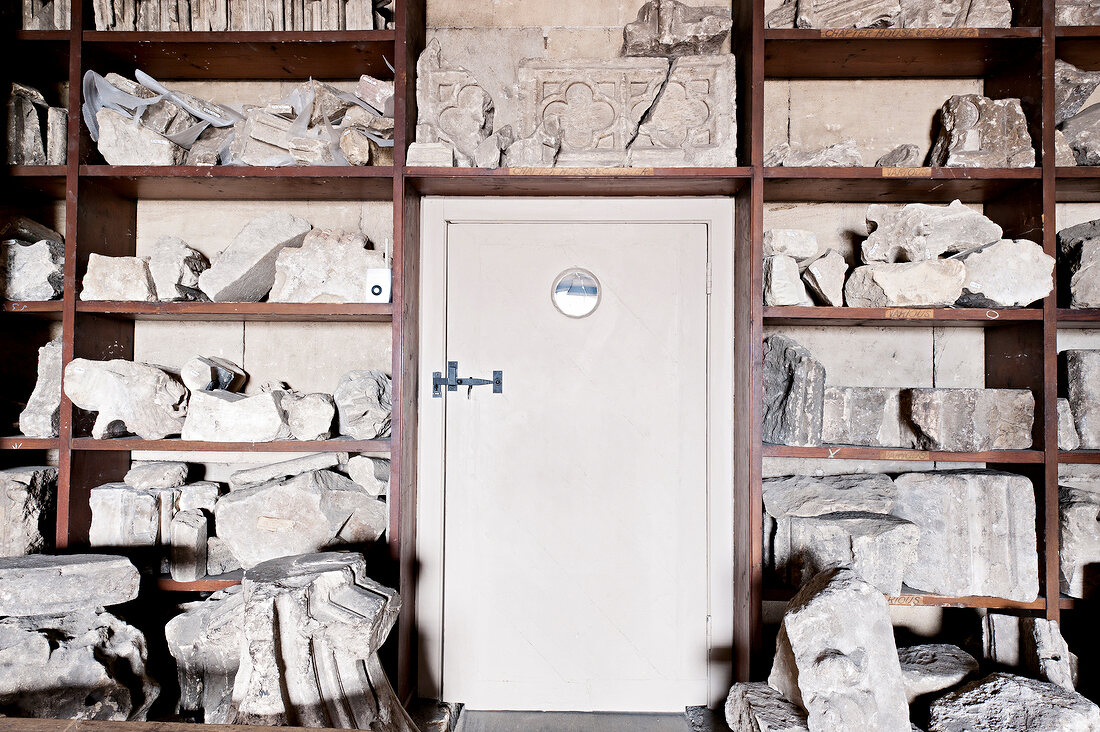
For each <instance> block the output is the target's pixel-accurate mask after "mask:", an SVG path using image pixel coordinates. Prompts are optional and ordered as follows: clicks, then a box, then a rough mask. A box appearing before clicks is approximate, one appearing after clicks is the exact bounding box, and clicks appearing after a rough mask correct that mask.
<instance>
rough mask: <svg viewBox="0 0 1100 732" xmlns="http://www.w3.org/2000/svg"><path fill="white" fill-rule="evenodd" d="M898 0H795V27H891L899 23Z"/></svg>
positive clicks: (899, 7)
mask: <svg viewBox="0 0 1100 732" xmlns="http://www.w3.org/2000/svg"><path fill="white" fill-rule="evenodd" d="M900 16H901V5H900V4H899V2H898V0H873V2H865V1H864V0H798V12H797V15H796V16H795V25H796V27H798V28H894V27H897V26H900V24H901V23H900Z"/></svg>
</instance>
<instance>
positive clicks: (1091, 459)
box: [1058, 450, 1100, 465]
mask: <svg viewBox="0 0 1100 732" xmlns="http://www.w3.org/2000/svg"><path fill="white" fill-rule="evenodd" d="M1058 462H1059V463H1062V464H1063V465H1100V450H1069V451H1062V452H1059V453H1058Z"/></svg>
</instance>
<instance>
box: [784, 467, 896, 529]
mask: <svg viewBox="0 0 1100 732" xmlns="http://www.w3.org/2000/svg"><path fill="white" fill-rule="evenodd" d="M763 493H764V510H766V511H767V512H768V514H769V515H771V516H773V517H775V518H782V517H784V516H822V515H824V514H828V513H841V512H844V511H863V512H867V513H889V512H890V509H891V508H893V507H894V502H895V501H896V500H897V496H898V491H897V488H895V487H894V481H893V480H891V478H890V476H889V475H886V474H884V473H857V474H853V475H827V476H822V477H817V476H812V475H791V476H787V477H784V478H765V479H764V488H763Z"/></svg>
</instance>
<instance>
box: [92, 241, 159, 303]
mask: <svg viewBox="0 0 1100 732" xmlns="http://www.w3.org/2000/svg"><path fill="white" fill-rule="evenodd" d="M80 299H81V300H122V301H131V302H156V300H157V288H156V285H155V284H153V275H152V274H151V273H150V272H149V262H148V260H146V259H145V258H144V257H104V256H102V255H100V254H96V253H95V252H92V253H91V254H89V255H88V271H87V272H85V273H84V283H83V286H82V287H81V288H80Z"/></svg>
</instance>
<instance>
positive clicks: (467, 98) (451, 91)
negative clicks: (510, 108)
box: [416, 38, 494, 167]
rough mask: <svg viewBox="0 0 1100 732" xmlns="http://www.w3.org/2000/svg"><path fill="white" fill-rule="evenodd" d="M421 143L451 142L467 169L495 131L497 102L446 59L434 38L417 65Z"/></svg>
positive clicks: (458, 157) (463, 70)
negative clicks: (494, 106)
mask: <svg viewBox="0 0 1100 732" xmlns="http://www.w3.org/2000/svg"><path fill="white" fill-rule="evenodd" d="M416 103H417V114H418V117H417V124H416V140H417V142H447V143H450V144H451V145H453V146H454V155H455V159H456V160H457V161H458V164H459V165H460V166H463V167H470V166H472V165H473V163H474V152H475V151H476V150H477V146H478V145H480V144H481V141H482V140H484V139H485V138H486V137H488V136H489V135H490V134H491V133H492V131H493V117H494V108H493V98H492V97H491V96H489V93H488V92H486V91H485V90H484V89H483V88H481V86H480V85H479V84H478V83H477V80H476V79H474V77H473V75H472V74H471V73H470V72H469V71H467V70H466V69H464V68H462V67H461V66H452V65H450V64H448V63H447V62H446V61H445V60H444V58H443V51H442V49H441V48H440V46H439V41H438V40H437V39H435V38H433V39H432V40H431V41H429V42H428V46H427V48H425V49H424V52H423V53H422V54H420V59H419V60H418V61H417V63H416Z"/></svg>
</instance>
